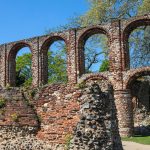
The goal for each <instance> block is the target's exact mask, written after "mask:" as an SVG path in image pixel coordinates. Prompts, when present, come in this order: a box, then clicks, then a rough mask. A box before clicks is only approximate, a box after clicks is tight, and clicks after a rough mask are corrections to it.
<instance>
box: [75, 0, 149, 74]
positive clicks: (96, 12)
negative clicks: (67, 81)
mask: <svg viewBox="0 0 150 150" xmlns="http://www.w3.org/2000/svg"><path fill="white" fill-rule="evenodd" d="M87 1H88V2H89V10H88V11H87V12H86V13H85V14H84V15H82V16H79V17H76V18H75V19H76V21H74V20H73V21H72V22H73V23H75V25H76V26H89V25H94V24H100V23H103V22H110V21H111V19H112V18H117V19H119V18H120V19H121V18H123V19H128V18H130V17H133V16H136V15H141V14H144V13H150V6H149V5H150V3H149V0H106V1H101V0H87ZM149 30H150V29H149V26H147V27H140V28H138V29H136V30H134V31H133V32H132V33H131V36H130V38H129V46H130V58H131V63H130V66H131V68H136V67H141V66H147V65H148V66H149V65H150V64H149V61H148V60H149V58H150V42H149V41H150V40H149V39H150V34H149ZM96 38H97V39H96ZM92 40H94V41H95V45H99V44H98V43H102V44H101V45H107V42H106V41H105V40H106V39H104V38H102V37H101V35H96V36H95V37H94V38H93V39H92ZM139 41H140V42H139ZM96 42H98V43H96ZM91 43H92V41H91ZM93 43H94V42H93ZM105 47H106V46H105ZM96 49H97V48H95V50H93V48H91V47H85V55H86V59H85V63H86V71H87V72H88V71H89V70H88V69H90V68H89V67H88V64H91V63H92V62H93V64H94V63H97V64H100V61H101V62H102V63H103V61H104V62H105V60H101V59H99V58H100V55H102V54H104V53H105V52H106V50H107V54H108V53H109V49H108V48H106V49H102V51H104V53H103V52H102V51H101V53H100V52H99V54H98V53H97V51H96ZM91 52H92V56H91ZM88 56H89V57H90V58H88ZM95 56H96V57H95ZM104 58H105V59H107V58H106V57H104ZM87 60H88V61H87ZM91 60H95V62H94V61H91ZM102 63H101V64H102ZM100 67H101V66H100ZM107 68H108V67H107ZM99 70H101V69H99Z"/></svg>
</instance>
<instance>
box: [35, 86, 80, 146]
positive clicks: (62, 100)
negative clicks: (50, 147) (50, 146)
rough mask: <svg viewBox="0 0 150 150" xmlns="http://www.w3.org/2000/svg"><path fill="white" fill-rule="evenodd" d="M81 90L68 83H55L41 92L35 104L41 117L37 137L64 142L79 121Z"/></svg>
mask: <svg viewBox="0 0 150 150" xmlns="http://www.w3.org/2000/svg"><path fill="white" fill-rule="evenodd" d="M80 95H81V91H80V90H77V89H75V88H71V87H70V86H66V85H59V84H54V85H51V86H48V87H45V88H43V89H42V91H40V93H39V99H38V102H37V103H36V104H35V106H36V110H37V114H38V115H39V117H40V118H41V119H40V121H41V129H40V131H39V132H38V134H37V137H38V138H40V139H42V140H45V141H49V142H50V143H59V144H64V143H65V142H66V141H65V140H66V137H67V136H68V135H70V134H72V132H73V128H75V127H76V124H77V122H78V121H79V116H78V111H79V110H80V105H79V102H78V98H79V97H80Z"/></svg>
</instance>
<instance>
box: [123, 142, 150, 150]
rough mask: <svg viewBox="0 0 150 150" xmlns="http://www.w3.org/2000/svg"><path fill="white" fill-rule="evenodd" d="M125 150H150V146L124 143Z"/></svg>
mask: <svg viewBox="0 0 150 150" xmlns="http://www.w3.org/2000/svg"><path fill="white" fill-rule="evenodd" d="M122 144H123V148H124V150H150V145H143V144H139V143H135V142H127V141H122Z"/></svg>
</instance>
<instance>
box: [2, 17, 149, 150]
mask: <svg viewBox="0 0 150 150" xmlns="http://www.w3.org/2000/svg"><path fill="white" fill-rule="evenodd" d="M144 25H150V14H145V15H144V16H137V17H134V18H131V19H129V20H117V19H112V21H111V22H110V23H106V24H100V25H95V26H90V27H84V28H78V29H70V30H67V31H62V32H56V33H51V34H49V35H44V36H39V37H33V38H30V39H25V40H21V41H16V42H12V43H6V44H2V45H0V85H1V89H0V97H1V99H4V100H5V103H4V104H3V105H2V106H0V143H1V142H2V143H3V144H4V145H7V144H6V140H10V141H11V139H13V138H14V137H18V138H19V137H24V138H25V137H34V138H36V140H41V141H45V142H48V144H50V145H51V147H50V148H52V149H57V148H60V149H61V146H60V145H61V144H64V143H67V141H69V140H68V138H67V137H69V136H72V135H74V136H75V132H78V127H77V124H78V123H79V122H80V123H81V121H82V119H83V118H82V119H81V118H80V113H79V112H80V111H81V110H80V109H82V108H83V107H88V108H89V107H90V108H91V106H89V104H87V103H90V100H92V97H91V98H89V99H84V98H83V101H81V97H82V96H83V95H84V94H85V93H84V90H85V89H86V88H87V87H86V86H88V87H89V86H91V85H92V84H90V83H97V82H98V85H99V87H100V89H101V90H102V93H101V94H102V95H103V94H104V93H105V94H106V93H107V94H108V95H107V94H106V95H105V94H104V95H105V96H106V97H109V96H110V95H111V94H110V93H111V92H110V93H109V92H108V89H109V88H108V87H107V88H106V86H105V85H104V84H107V85H109V86H111V87H112V89H113V90H112V91H113V94H112V96H111V98H110V99H111V101H113V104H112V103H111V109H113V110H114V113H115V110H116V111H117V112H116V114H117V116H116V114H114V115H113V116H111V119H112V118H113V119H112V120H113V121H112V120H111V121H110V120H109V119H108V122H109V121H110V122H111V123H112V124H111V125H114V127H115V128H116V129H118V127H119V133H120V135H121V136H131V135H133V128H134V124H133V107H132V99H131V84H132V83H133V81H135V79H137V78H138V77H140V76H143V75H150V66H147V67H141V68H136V69H130V57H129V48H128V38H129V35H130V33H131V32H132V31H133V30H134V29H136V28H137V27H139V26H144ZM97 33H102V34H105V35H106V36H107V37H108V39H109V49H110V53H109V64H110V65H109V71H107V72H103V73H101V72H100V73H89V74H85V64H84V63H85V61H84V51H83V47H84V44H85V41H86V40H87V39H88V38H89V37H90V36H91V35H94V34H97ZM57 40H63V41H64V42H65V43H66V45H67V74H68V84H67V85H63V84H54V85H46V84H47V82H48V69H47V68H48V66H47V61H48V58H47V51H48V47H49V46H50V45H51V44H52V43H53V42H54V41H57ZM23 47H28V48H30V50H31V52H32V77H33V82H32V85H33V88H32V89H30V90H28V91H26V90H24V89H20V88H16V87H15V84H16V81H15V80H16V75H15V74H16V62H15V58H16V55H17V52H18V51H19V50H20V49H21V48H23ZM99 81H104V82H100V84H99ZM8 85H9V86H8ZM44 85H45V86H44ZM84 88H85V89H84ZM33 89H34V90H33ZM94 92H95V91H93V93H94ZM99 94H100V91H99ZM101 94H100V95H101ZM87 95H88V94H87ZM106 97H105V98H104V100H105V99H106V100H108V99H109V98H106ZM96 101H97V102H96ZM103 102H104V101H103V99H102V102H100V101H99V99H97V98H95V102H93V103H92V105H93V107H97V105H98V106H99V105H101V104H102V107H101V108H100V110H101V111H100V110H98V111H96V112H95V113H96V115H97V116H99V115H100V116H102V117H104V118H105V117H106V116H105V115H101V114H99V113H104V112H107V111H105V110H104V109H107V108H104V106H103V105H104V104H103ZM100 103H101V104H100ZM88 108H87V109H88ZM86 111H87V110H86ZM86 111H85V112H86ZM103 111H104V112H103ZM86 113H87V112H86ZM86 119H87V120H88V118H86ZM106 120H107V119H106ZM84 121H85V120H84ZM87 122H88V121H87ZM87 122H86V123H87ZM115 122H118V125H117V123H116V124H115ZM84 123H85V122H84ZM96 124H97V125H96V128H97V127H99V125H101V128H105V125H104V122H103V123H102V124H98V122H97V123H96ZM93 127H95V125H94V126H93ZM75 128H76V129H77V131H75V130H74V129H75ZM106 128H107V127H106ZM109 130H111V128H109V129H108V131H109ZM13 131H14V132H13ZM103 132H107V130H106V131H103ZM112 132H113V131H112ZM3 133H5V134H3ZM119 133H116V135H115V134H114V135H112V136H116V138H117V139H119V138H120V137H119ZM78 134H82V133H79V132H78ZM101 134H102V136H104V137H106V141H107V142H106V143H105V142H104V143H105V144H106V145H108V146H109V144H110V143H111V144H110V145H113V144H116V142H115V141H111V140H110V137H109V136H108V135H109V133H108V132H107V134H106V133H101ZM73 138H76V137H73ZM89 138H90V137H89ZM19 139H20V138H19ZM27 139H28V138H27ZM112 139H113V138H112ZM114 139H115V138H114ZM16 141H18V142H19V140H16ZM24 141H26V140H25V139H24ZM108 141H109V142H110V143H109V142H108ZM88 142H91V141H90V140H89V141H88ZM10 143H11V142H10ZM41 143H42V142H41ZM81 143H82V142H81ZM104 143H103V144H104ZM108 143H109V144H108ZM3 144H1V145H3ZM10 145H11V144H10ZM18 145H19V144H18ZM35 145H36V144H35ZM43 145H45V146H46V144H45V143H43ZM81 145H82V144H81ZM83 145H84V144H83ZM83 145H82V146H83ZM118 145H120V148H118V149H121V142H120V143H119V144H118ZM98 146H100V145H98ZM56 147H57V148H56ZM95 147H96V145H95ZM112 147H113V146H112ZM41 149H42V148H41ZM45 149H46V148H45ZM47 149H48V148H47ZM95 149H96V148H95ZM108 149H109V148H108Z"/></svg>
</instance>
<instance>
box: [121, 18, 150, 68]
mask: <svg viewBox="0 0 150 150" xmlns="http://www.w3.org/2000/svg"><path fill="white" fill-rule="evenodd" d="M144 25H146V26H149V25H150V18H144V16H143V18H140V19H135V20H131V21H129V22H128V24H126V26H125V28H124V30H123V52H122V55H123V56H122V58H123V62H122V64H123V68H124V69H130V56H129V42H128V39H129V36H130V34H131V32H132V31H133V30H134V29H136V28H138V27H140V26H144Z"/></svg>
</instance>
